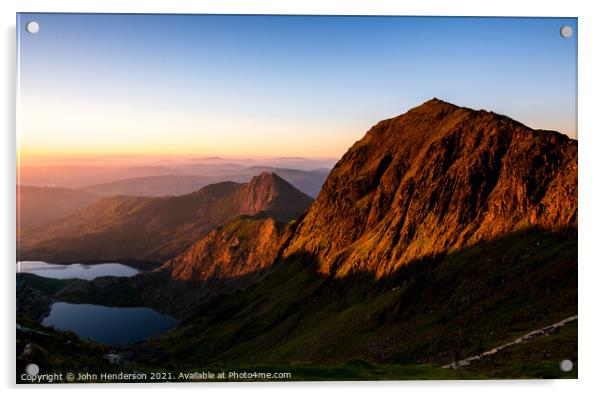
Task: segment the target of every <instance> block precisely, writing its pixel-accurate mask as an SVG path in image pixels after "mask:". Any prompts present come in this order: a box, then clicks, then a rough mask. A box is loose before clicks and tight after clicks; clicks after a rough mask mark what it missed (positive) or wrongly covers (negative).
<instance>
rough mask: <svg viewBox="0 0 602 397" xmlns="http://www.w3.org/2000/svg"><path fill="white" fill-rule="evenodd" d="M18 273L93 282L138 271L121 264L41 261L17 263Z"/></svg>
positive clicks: (126, 275)
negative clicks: (64, 263) (65, 263)
mask: <svg viewBox="0 0 602 397" xmlns="http://www.w3.org/2000/svg"><path fill="white" fill-rule="evenodd" d="M17 273H33V274H35V275H37V276H42V277H48V278H58V279H66V278H80V279H83V280H93V279H95V278H96V277H102V276H115V277H131V276H133V275H135V274H137V273H138V270H136V269H134V268H133V267H130V266H126V265H122V264H121V263H98V264H94V265H84V264H82V263H74V264H72V265H58V264H55V263H47V262H39V261H22V262H17Z"/></svg>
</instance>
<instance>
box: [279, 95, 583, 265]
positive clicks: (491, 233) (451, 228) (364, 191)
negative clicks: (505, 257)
mask: <svg viewBox="0 0 602 397" xmlns="http://www.w3.org/2000/svg"><path fill="white" fill-rule="evenodd" d="M576 225H577V142H576V141H575V140H571V139H570V138H568V137H566V136H564V135H561V134H559V133H556V132H552V131H540V130H533V129H530V128H528V127H526V126H525V125H523V124H521V123H519V122H516V121H514V120H512V119H509V118H508V117H505V116H501V115H497V114H495V113H491V112H486V111H483V110H480V111H475V110H471V109H467V108H461V107H457V106H454V105H452V104H449V103H445V102H443V101H440V100H438V99H433V100H430V101H428V102H426V103H424V104H423V105H421V106H419V107H417V108H414V109H412V110H410V111H408V112H407V113H405V114H403V115H401V116H398V117H394V118H392V119H389V120H384V121H381V122H379V123H378V124H376V125H375V126H374V127H373V128H372V129H370V131H368V133H367V134H366V135H365V136H364V138H362V139H361V140H360V141H358V142H356V143H355V144H354V145H353V146H352V147H351V148H350V149H349V151H348V152H347V153H346V154H345V155H344V156H343V157H342V159H341V160H340V161H339V162H338V164H337V165H336V166H335V167H334V169H333V170H332V172H331V174H330V175H329V177H328V179H327V180H326V182H325V184H324V186H323V189H322V191H321V192H320V195H319V196H318V198H317V199H316V200H315V202H314V203H313V204H312V205H311V207H310V209H309V210H308V212H307V214H306V215H305V216H304V217H303V218H302V219H301V220H300V222H299V224H298V225H297V226H296V230H295V232H294V234H293V236H292V238H291V239H290V241H289V242H288V243H287V245H286V247H285V250H284V255H285V256H289V255H291V254H294V253H296V252H306V253H310V254H313V255H315V256H316V257H317V258H318V260H319V263H320V271H321V272H323V273H325V274H331V275H337V276H342V275H345V274H348V273H350V272H356V271H367V272H371V273H374V274H375V275H377V276H383V275H386V274H388V273H390V272H391V271H393V270H394V269H396V268H398V267H400V266H402V265H404V264H405V263H407V262H409V261H411V260H414V259H419V258H421V257H424V256H430V255H435V254H439V253H444V252H450V251H454V250H458V249H462V248H464V247H467V246H470V245H473V244H477V243H479V242H483V241H486V240H491V239H493V238H495V237H497V236H501V235H503V234H506V233H510V232H512V231H516V230H519V229H522V228H528V227H537V228H544V229H555V230H556V229H563V228H567V227H568V228H572V227H575V226H576Z"/></svg>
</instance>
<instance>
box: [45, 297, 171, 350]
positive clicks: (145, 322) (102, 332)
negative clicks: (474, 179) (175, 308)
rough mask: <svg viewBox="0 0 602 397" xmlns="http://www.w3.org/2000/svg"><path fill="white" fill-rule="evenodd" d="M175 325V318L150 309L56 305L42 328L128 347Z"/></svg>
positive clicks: (61, 303)
mask: <svg viewBox="0 0 602 397" xmlns="http://www.w3.org/2000/svg"><path fill="white" fill-rule="evenodd" d="M175 323H176V320H175V319H174V318H173V317H170V316H167V315H165V314H161V313H159V312H156V311H154V310H153V309H149V308H147V307H108V306H100V305H90V304H73V303H65V302H56V303H54V304H53V305H52V307H51V309H50V313H49V314H48V316H46V317H45V318H44V320H43V321H42V324H43V325H45V326H48V327H54V328H56V329H60V330H64V331H67V330H69V331H73V332H74V333H76V334H77V335H78V336H80V337H81V338H86V339H92V340H95V341H97V342H101V343H106V344H109V345H127V344H131V343H135V342H139V341H142V340H144V339H147V338H149V337H151V336H154V335H159V334H162V333H164V332H165V331H167V330H169V329H170V328H172V327H173V326H174V325H175Z"/></svg>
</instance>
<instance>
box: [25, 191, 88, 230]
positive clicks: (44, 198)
mask: <svg viewBox="0 0 602 397" xmlns="http://www.w3.org/2000/svg"><path fill="white" fill-rule="evenodd" d="M99 198H100V196H98V195H96V194H93V193H89V192H84V191H79V190H71V189H62V188H54V187H38V186H24V185H20V186H17V226H18V227H28V226H32V225H39V224H43V223H45V222H48V221H51V220H54V219H58V218H61V217H63V216H66V215H70V214H72V213H74V212H75V211H77V210H79V209H80V208H83V207H85V206H86V205H88V204H91V203H92V202H94V201H95V200H98V199H99Z"/></svg>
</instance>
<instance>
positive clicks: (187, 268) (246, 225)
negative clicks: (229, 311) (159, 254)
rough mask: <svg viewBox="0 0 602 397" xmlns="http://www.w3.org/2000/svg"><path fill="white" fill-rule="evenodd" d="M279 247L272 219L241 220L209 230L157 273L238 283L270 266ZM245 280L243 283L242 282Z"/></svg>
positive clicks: (187, 279) (199, 280)
mask: <svg viewBox="0 0 602 397" xmlns="http://www.w3.org/2000/svg"><path fill="white" fill-rule="evenodd" d="M279 246H280V233H279V231H278V227H277V225H276V222H275V221H274V219H272V218H254V217H240V218H237V219H235V220H233V221H231V222H230V223H228V224H227V225H226V226H224V227H219V228H217V229H214V230H213V231H211V232H210V233H209V234H208V235H207V236H205V237H204V238H202V239H201V240H199V241H198V242H196V243H195V244H194V245H192V247H190V248H189V249H188V250H187V251H186V252H184V253H183V254H181V255H179V256H177V257H176V258H174V259H171V260H169V261H167V262H166V263H165V264H164V265H163V266H161V267H160V268H159V269H158V270H157V271H159V272H166V273H168V274H169V275H170V277H171V278H172V279H174V280H182V281H197V282H205V283H206V282H209V281H212V280H213V281H217V280H220V279H230V280H231V281H232V282H234V281H235V280H236V279H238V280H240V281H241V283H242V284H246V283H247V282H248V281H250V280H249V278H248V276H250V275H252V274H254V273H257V272H259V271H261V270H263V269H265V268H266V267H268V266H270V265H271V264H272V262H273V261H274V259H275V258H276V254H277V253H278V248H279ZM243 280H244V282H243Z"/></svg>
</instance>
